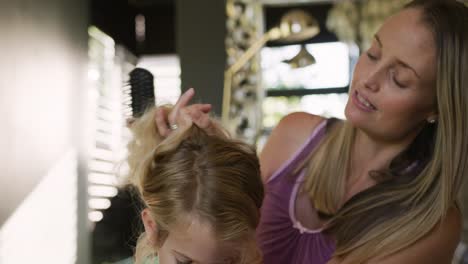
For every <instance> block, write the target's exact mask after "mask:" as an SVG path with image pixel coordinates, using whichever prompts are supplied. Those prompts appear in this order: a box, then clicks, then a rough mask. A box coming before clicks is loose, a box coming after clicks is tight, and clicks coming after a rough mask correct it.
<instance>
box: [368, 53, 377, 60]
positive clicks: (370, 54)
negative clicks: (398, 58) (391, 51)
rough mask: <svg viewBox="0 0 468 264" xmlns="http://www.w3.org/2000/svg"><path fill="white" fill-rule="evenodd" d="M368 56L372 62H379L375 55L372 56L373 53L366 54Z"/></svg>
mask: <svg viewBox="0 0 468 264" xmlns="http://www.w3.org/2000/svg"><path fill="white" fill-rule="evenodd" d="M366 54H367V57H368V58H369V59H370V60H373V61H375V60H377V57H376V56H374V55H372V53H370V52H366Z"/></svg>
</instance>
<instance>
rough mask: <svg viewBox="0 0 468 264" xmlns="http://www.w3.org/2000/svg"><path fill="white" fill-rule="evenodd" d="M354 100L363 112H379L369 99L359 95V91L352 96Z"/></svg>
mask: <svg viewBox="0 0 468 264" xmlns="http://www.w3.org/2000/svg"><path fill="white" fill-rule="evenodd" d="M352 99H353V102H354V104H355V105H356V106H357V107H358V108H359V109H361V110H363V111H365V112H372V111H375V110H377V108H376V107H375V106H374V105H373V104H371V103H370V102H369V101H368V100H367V98H365V97H363V96H362V95H360V94H359V92H358V91H354V93H353V95H352Z"/></svg>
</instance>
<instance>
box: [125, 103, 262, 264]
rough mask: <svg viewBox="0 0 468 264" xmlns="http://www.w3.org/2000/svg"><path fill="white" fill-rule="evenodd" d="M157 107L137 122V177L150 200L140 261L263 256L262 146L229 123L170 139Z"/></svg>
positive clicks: (223, 262)
mask: <svg viewBox="0 0 468 264" xmlns="http://www.w3.org/2000/svg"><path fill="white" fill-rule="evenodd" d="M154 115H155V111H154V110H152V111H149V112H147V113H145V114H144V115H143V116H142V117H140V118H138V119H136V120H135V121H133V122H132V124H131V129H132V132H133V133H134V139H133V140H132V141H131V142H130V144H129V158H128V160H129V165H130V172H131V173H130V175H131V182H132V184H133V185H134V186H136V187H137V189H138V191H139V194H140V197H141V200H142V202H143V204H144V205H145V208H144V209H143V210H142V212H141V217H142V222H143V224H144V229H145V232H144V234H142V235H141V237H140V239H139V241H138V244H137V247H136V252H135V259H134V261H135V262H136V263H137V264H142V263H147V264H149V263H151V264H154V263H159V264H185V263H207V264H208V263H209V264H251V263H260V262H261V257H260V254H259V251H258V249H257V247H256V244H255V229H256V227H257V225H258V222H259V218H260V214H259V210H260V205H261V203H262V200H263V186H262V181H261V178H260V167H259V162H258V158H257V156H256V154H255V150H254V149H253V148H251V147H250V146H248V145H246V144H244V143H241V142H238V141H235V140H232V139H229V138H228V137H227V135H226V134H225V133H224V132H223V130H222V129H221V128H218V127H216V128H212V129H211V130H210V133H207V132H205V131H204V130H202V129H200V128H198V127H197V126H194V125H193V126H187V127H184V128H180V129H178V131H177V132H175V133H172V134H171V136H170V137H168V138H166V139H164V140H162V138H160V137H159V135H158V134H157V129H156V126H155V123H154V119H153V118H154Z"/></svg>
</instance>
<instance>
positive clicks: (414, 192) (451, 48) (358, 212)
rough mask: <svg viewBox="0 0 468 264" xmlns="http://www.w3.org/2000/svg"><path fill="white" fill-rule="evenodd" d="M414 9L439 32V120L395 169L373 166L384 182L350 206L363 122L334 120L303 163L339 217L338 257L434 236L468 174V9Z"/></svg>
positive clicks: (312, 185)
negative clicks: (348, 190) (349, 182)
mask: <svg viewBox="0 0 468 264" xmlns="http://www.w3.org/2000/svg"><path fill="white" fill-rule="evenodd" d="M406 8H416V9H419V10H421V11H422V14H423V15H422V22H423V23H424V24H425V25H426V26H427V27H428V28H429V29H431V30H432V32H433V35H434V43H435V45H436V52H437V60H436V63H437V65H436V66H437V76H436V79H437V82H436V84H435V89H436V93H437V110H438V122H437V124H427V125H426V127H425V128H423V130H422V131H421V133H420V134H419V135H418V136H417V137H416V139H415V140H414V141H413V143H412V144H411V145H410V146H409V147H408V148H407V149H406V150H405V151H403V152H402V153H400V154H399V155H398V156H397V157H395V158H394V159H393V160H392V162H391V164H390V166H389V168H388V169H387V170H384V171H373V172H371V173H370V176H371V177H373V178H374V179H375V180H377V182H378V184H377V185H375V186H373V187H371V188H369V189H367V190H365V191H363V192H361V193H358V194H357V195H355V196H354V197H353V198H351V199H350V200H349V201H347V202H346V203H345V204H344V205H343V206H342V205H341V203H342V201H343V199H344V197H343V195H344V193H345V186H344V183H345V179H346V175H347V173H348V171H349V166H350V163H349V161H350V160H351V158H350V156H351V149H352V145H353V140H354V135H355V129H354V128H353V127H351V125H350V124H349V123H347V122H344V123H337V124H335V125H333V126H331V127H330V128H329V132H328V133H327V138H325V139H324V140H323V142H322V143H321V145H320V146H319V147H318V148H317V150H316V151H315V152H314V153H312V154H311V155H310V157H308V159H307V160H306V161H305V162H304V164H303V165H302V166H303V167H307V173H308V177H307V180H306V183H305V190H306V191H307V192H308V193H309V195H310V197H311V201H312V203H313V205H314V206H315V208H316V209H317V210H318V211H320V212H322V213H323V214H324V215H329V216H331V222H330V225H329V226H328V229H327V232H329V233H331V234H333V235H334V237H335V238H336V243H337V248H336V252H335V256H336V257H345V256H347V257H348V258H350V259H351V262H352V263H363V262H365V261H366V260H369V259H371V258H372V257H375V256H377V255H390V254H392V253H395V252H397V251H399V250H401V249H403V248H405V247H408V246H409V245H411V244H413V243H414V242H416V241H417V240H419V239H421V238H422V237H423V236H425V235H427V234H428V233H429V232H430V231H431V229H433V228H434V226H435V225H436V224H437V223H439V222H440V221H441V220H442V219H444V217H445V215H446V213H447V211H448V209H449V208H450V207H452V206H454V204H455V203H456V200H457V196H458V195H459V191H460V187H461V185H462V178H463V176H464V175H467V174H468V168H467V166H468V74H466V73H467V72H468V34H467V31H466V30H467V29H468V8H467V7H466V6H464V5H463V4H462V3H459V2H456V1H454V0H453V1H435V0H417V1H413V2H411V3H410V4H409V5H408V6H407V7H406ZM408 168H410V169H408Z"/></svg>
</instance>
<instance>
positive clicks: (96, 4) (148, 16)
mask: <svg viewBox="0 0 468 264" xmlns="http://www.w3.org/2000/svg"><path fill="white" fill-rule="evenodd" d="M138 14H142V15H144V16H145V21H146V40H145V41H144V42H143V43H137V41H136V38H135V17H136V16H137V15H138ZM91 24H92V25H95V26H97V27H98V28H99V29H101V30H102V31H104V32H105V33H106V34H108V35H109V36H111V37H112V38H113V39H114V40H115V41H116V43H118V44H122V45H123V46H125V47H127V49H129V50H130V51H131V52H132V53H134V54H135V55H137V56H139V55H143V54H168V53H175V52H176V48H175V47H176V45H175V0H91Z"/></svg>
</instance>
